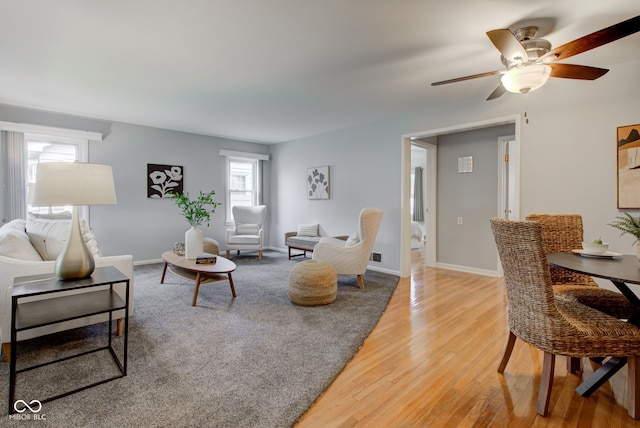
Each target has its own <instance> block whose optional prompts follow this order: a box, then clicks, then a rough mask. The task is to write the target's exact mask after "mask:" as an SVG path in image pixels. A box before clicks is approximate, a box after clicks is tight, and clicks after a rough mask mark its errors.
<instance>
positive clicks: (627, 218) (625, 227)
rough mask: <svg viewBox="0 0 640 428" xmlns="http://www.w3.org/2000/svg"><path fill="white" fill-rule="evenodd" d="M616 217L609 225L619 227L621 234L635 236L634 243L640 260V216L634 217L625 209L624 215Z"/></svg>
mask: <svg viewBox="0 0 640 428" xmlns="http://www.w3.org/2000/svg"><path fill="white" fill-rule="evenodd" d="M616 218H617V219H618V220H616V221H614V222H612V223H609V226H612V227H614V228H616V229H618V230H619V231H620V232H621V233H620V235H631V236H633V237H634V238H635V240H634V241H633V244H636V255H637V256H638V260H640V217H634V216H632V215H631V214H629V213H628V212H626V211H625V212H624V216H618V217H616Z"/></svg>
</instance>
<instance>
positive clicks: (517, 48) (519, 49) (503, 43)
mask: <svg viewBox="0 0 640 428" xmlns="http://www.w3.org/2000/svg"><path fill="white" fill-rule="evenodd" d="M487 36H488V37H489V40H491V42H492V43H493V44H494V46H495V47H496V48H497V49H498V50H499V51H500V53H501V54H502V56H503V57H505V58H506V59H508V60H509V61H511V62H527V61H528V60H529V55H528V54H527V51H526V50H525V48H524V46H522V44H521V43H520V41H519V40H518V39H517V38H516V36H514V35H513V33H512V32H511V31H509V30H506V29H502V30H491V31H487Z"/></svg>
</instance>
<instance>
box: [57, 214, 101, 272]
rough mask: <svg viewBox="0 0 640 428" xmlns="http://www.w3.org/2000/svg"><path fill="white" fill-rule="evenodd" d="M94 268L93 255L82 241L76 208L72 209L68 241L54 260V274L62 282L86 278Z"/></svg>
mask: <svg viewBox="0 0 640 428" xmlns="http://www.w3.org/2000/svg"><path fill="white" fill-rule="evenodd" d="M95 267H96V264H95V261H94V260H93V255H92V254H91V252H90V251H89V249H88V248H87V246H86V244H85V243H84V239H82V232H81V231H80V220H79V219H78V208H77V207H75V206H74V207H73V214H72V217H71V230H70V233H69V239H68V240H67V243H66V244H65V246H64V248H63V249H62V252H61V253H60V255H59V256H58V258H57V259H56V264H55V267H54V272H55V274H56V276H57V277H58V279H61V280H63V281H67V280H72V279H82V278H88V277H90V276H91V274H92V273H93V271H94V269H95Z"/></svg>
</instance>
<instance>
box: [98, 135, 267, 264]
mask: <svg viewBox="0 0 640 428" xmlns="http://www.w3.org/2000/svg"><path fill="white" fill-rule="evenodd" d="M221 148H222V149H230V150H237V151H241V152H252V153H261V154H268V153H269V146H267V145H263V144H255V143H248V142H242V141H237V140H228V139H224V138H215V137H207V136H202V135H195V134H187V133H183V132H174V131H167V130H162V129H157V128H148V127H143V126H135V125H127V124H122V123H114V124H113V126H112V127H111V133H110V134H109V136H108V137H107V138H106V139H105V140H104V141H103V142H101V143H94V144H91V147H90V150H89V160H90V161H91V162H96V163H105V164H109V165H112V166H113V173H114V178H115V180H116V191H117V195H118V204H117V205H112V206H101V207H91V227H92V229H93V232H94V233H95V235H96V238H97V239H98V242H99V243H100V248H101V249H102V251H103V252H104V253H106V254H121V253H128V254H133V255H134V257H135V259H136V261H140V260H153V259H158V258H159V257H160V254H161V253H162V251H164V250H166V249H170V248H171V247H172V246H173V243H174V242H184V232H185V231H186V230H187V228H188V227H189V225H188V223H187V222H186V220H184V218H182V216H181V215H180V212H179V210H178V208H177V207H176V206H175V204H174V203H173V201H171V200H169V199H160V200H158V199H148V198H147V188H146V186H147V180H146V172H147V163H156V164H168V165H182V166H183V167H184V190H185V191H187V192H189V193H190V194H191V195H197V194H198V192H199V191H200V190H202V191H209V190H211V189H213V190H215V191H216V195H215V197H214V200H216V201H218V202H222V203H224V201H225V196H224V190H225V158H224V157H221V156H219V154H218V152H219V150H220V149H221ZM266 188H267V189H268V188H269V180H268V176H267V177H266ZM265 196H266V198H267V199H268V197H269V194H268V192H267V194H266V195H265ZM210 224H211V225H210V227H207V226H206V225H202V226H201V229H202V230H203V231H204V233H205V236H210V237H212V238H214V239H216V240H218V242H220V243H221V244H223V243H224V231H225V229H226V226H225V215H224V206H220V207H218V208H217V210H216V213H215V214H214V215H213V216H212V219H211V223H210ZM267 238H268V234H267Z"/></svg>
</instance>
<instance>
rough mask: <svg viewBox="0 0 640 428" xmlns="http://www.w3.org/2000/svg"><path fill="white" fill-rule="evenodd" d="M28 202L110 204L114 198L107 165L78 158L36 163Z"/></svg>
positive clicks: (110, 172)
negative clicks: (76, 159) (72, 160)
mask: <svg viewBox="0 0 640 428" xmlns="http://www.w3.org/2000/svg"><path fill="white" fill-rule="evenodd" d="M32 198H33V199H32V205H34V206H60V205H72V206H79V205H111V204H115V203H116V202H117V200H116V188H115V185H114V183H113V171H112V169H111V166H110V165H100V164H94V163H82V162H43V163H40V164H38V169H37V172H36V183H35V186H34V188H33V195H32Z"/></svg>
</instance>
